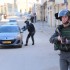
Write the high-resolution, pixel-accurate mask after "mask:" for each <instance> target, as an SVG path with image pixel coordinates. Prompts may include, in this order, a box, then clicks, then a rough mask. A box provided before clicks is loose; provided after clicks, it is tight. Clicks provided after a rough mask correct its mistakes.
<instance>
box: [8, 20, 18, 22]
mask: <svg viewBox="0 0 70 70" xmlns="http://www.w3.org/2000/svg"><path fill="white" fill-rule="evenodd" d="M9 22H17V21H16V20H9Z"/></svg>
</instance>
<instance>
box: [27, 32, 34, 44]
mask: <svg viewBox="0 0 70 70" xmlns="http://www.w3.org/2000/svg"><path fill="white" fill-rule="evenodd" d="M34 34H35V32H33V33H29V34H28V36H27V39H26V44H28V40H29V38H30V37H31V39H32V44H34Z"/></svg>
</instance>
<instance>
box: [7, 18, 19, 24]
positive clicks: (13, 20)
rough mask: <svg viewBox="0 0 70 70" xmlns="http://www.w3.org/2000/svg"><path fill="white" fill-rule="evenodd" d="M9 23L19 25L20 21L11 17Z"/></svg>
mask: <svg viewBox="0 0 70 70" xmlns="http://www.w3.org/2000/svg"><path fill="white" fill-rule="evenodd" d="M7 24H10V25H18V22H17V20H16V19H10V20H9V22H7Z"/></svg>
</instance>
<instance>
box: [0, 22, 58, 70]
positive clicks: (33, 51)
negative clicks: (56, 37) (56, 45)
mask: <svg viewBox="0 0 70 70" xmlns="http://www.w3.org/2000/svg"><path fill="white" fill-rule="evenodd" d="M19 25H20V27H22V26H23V25H25V24H24V23H23V22H22V21H21V22H19ZM34 25H35V27H36V34H35V45H34V46H32V41H31V39H30V40H29V45H28V46H24V45H23V47H22V48H13V49H0V69H1V70H56V69H57V70H59V55H58V54H59V51H54V49H53V45H52V44H50V43H49V38H50V36H51V35H52V33H53V32H54V28H49V27H48V26H47V25H46V24H45V26H44V28H41V27H42V26H41V22H37V23H35V24H34ZM46 28H47V30H46ZM42 29H43V30H42ZM27 34H28V32H27V31H25V32H23V42H24V44H25V40H26V36H27Z"/></svg>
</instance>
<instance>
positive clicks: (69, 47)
mask: <svg viewBox="0 0 70 70" xmlns="http://www.w3.org/2000/svg"><path fill="white" fill-rule="evenodd" d="M60 33H61V37H62V38H64V37H65V38H67V39H68V40H70V26H68V27H63V28H62V29H61V31H60ZM54 49H55V50H61V51H70V44H61V43H60V42H59V41H57V42H56V43H55V44H54Z"/></svg>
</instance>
